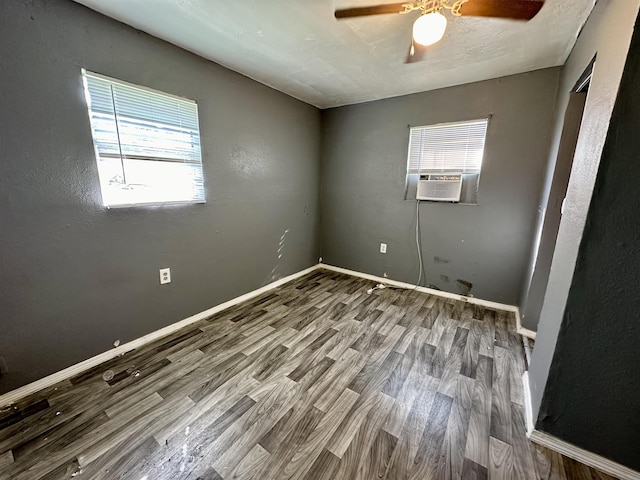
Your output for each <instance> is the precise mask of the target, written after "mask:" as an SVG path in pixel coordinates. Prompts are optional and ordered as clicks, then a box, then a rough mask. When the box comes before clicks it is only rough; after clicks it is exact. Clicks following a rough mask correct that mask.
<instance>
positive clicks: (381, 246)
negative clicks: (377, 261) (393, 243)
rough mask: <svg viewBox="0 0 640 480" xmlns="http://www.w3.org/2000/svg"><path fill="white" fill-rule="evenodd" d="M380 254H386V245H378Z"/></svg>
mask: <svg viewBox="0 0 640 480" xmlns="http://www.w3.org/2000/svg"><path fill="white" fill-rule="evenodd" d="M380 253H387V244H386V243H381V244H380Z"/></svg>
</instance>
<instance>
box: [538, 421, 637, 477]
mask: <svg viewBox="0 0 640 480" xmlns="http://www.w3.org/2000/svg"><path fill="white" fill-rule="evenodd" d="M529 439H530V440H531V441H532V442H535V443H537V444H539V445H542V446H543V447H547V448H548V449H550V450H554V451H556V452H558V453H560V454H562V455H564V456H565V457H569V458H572V459H574V460H575V461H577V462H580V463H584V464H585V465H588V466H589V467H592V468H595V469H596V470H600V471H601V472H603V473H606V474H607V475H611V476H613V477H616V478H619V479H621V480H640V472H636V471H635V470H632V469H630V468H629V467H625V466H624V465H620V464H619V463H617V462H614V461H613V460H609V459H608V458H605V457H603V456H601V455H598V454H596V453H593V452H589V451H588V450H584V449H582V448H580V447H576V446H575V445H572V444H571V443H568V442H565V441H564V440H560V439H559V438H557V437H554V436H553V435H549V434H548V433H544V432H541V431H539V430H533V431H532V432H531V435H530V436H529Z"/></svg>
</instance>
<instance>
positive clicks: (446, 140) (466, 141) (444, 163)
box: [405, 118, 489, 204]
mask: <svg viewBox="0 0 640 480" xmlns="http://www.w3.org/2000/svg"><path fill="white" fill-rule="evenodd" d="M488 123H489V119H486V118H485V119H480V120H471V121H465V122H454V123H441V124H438V125H427V126H420V127H412V128H411V132H410V135H409V152H408V155H407V183H406V189H405V200H416V199H418V200H425V199H426V200H432V201H453V202H455V203H462V204H476V203H477V195H478V183H479V180H480V169H481V167H482V158H483V156H484V144H485V138H486V135H487V127H488ZM445 190H446V192H445ZM427 192H429V193H427ZM445 193H446V194H445Z"/></svg>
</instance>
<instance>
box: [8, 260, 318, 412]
mask: <svg viewBox="0 0 640 480" xmlns="http://www.w3.org/2000/svg"><path fill="white" fill-rule="evenodd" d="M320 267H321V265H320V264H316V265H313V266H311V267H309V268H306V269H304V270H301V271H299V272H297V273H294V274H292V275H289V276H287V277H284V278H281V279H280V280H276V281H275V282H272V283H270V284H268V285H265V286H264V287H261V288H258V289H257V290H253V291H251V292H248V293H245V294H244V295H240V296H239V297H236V298H233V299H231V300H229V301H227V302H224V303H221V304H220V305H216V306H215V307H212V308H210V309H208V310H205V311H204V312H200V313H196V314H195V315H192V316H190V317H188V318H185V319H184V320H180V321H179V322H176V323H173V324H171V325H168V326H166V327H164V328H161V329H160V330H156V331H155V332H151V333H149V334H148V335H145V336H143V337H140V338H137V339H135V340H132V341H131V342H127V343H125V344H123V345H120V346H119V347H116V348H113V349H111V350H108V351H106V352H103V353H100V354H98V355H96V356H95V357H91V358H88V359H87V360H85V361H83V362H80V363H77V364H75V365H72V366H70V367H68V368H65V369H64V370H60V371H59V372H56V373H53V374H51V375H49V376H47V377H44V378H41V379H40V380H36V381H35V382H33V383H29V384H28V385H25V386H23V387H20V388H18V389H16V390H12V391H10V392H7V393H5V394H4V395H0V407H3V406H6V405H11V404H12V403H15V402H16V401H18V400H20V399H22V398H24V397H27V396H29V395H31V394H34V393H36V392H38V391H40V390H42V389H44V388H47V387H50V386H52V385H55V384H56V383H58V382H61V381H63V380H66V379H68V378H71V377H73V376H75V375H78V374H80V373H82V372H84V371H85V370H88V369H90V368H93V367H95V366H97V365H100V364H101V363H103V362H106V361H107V360H111V359H112V358H115V357H117V356H118V355H121V354H124V353H127V352H130V351H131V350H135V349H136V348H140V347H142V346H144V345H146V344H148V343H151V342H154V341H156V340H159V339H161V338H163V337H166V336H167V335H170V334H172V333H174V332H176V331H178V330H180V329H181V328H184V327H186V326H188V325H190V324H192V323H195V322H198V321H200V320H203V319H205V318H207V317H210V316H211V315H214V314H216V313H218V312H221V311H222V310H225V309H227V308H229V307H232V306H234V305H237V304H239V303H242V302H244V301H246V300H250V299H251V298H253V297H257V296H258V295H262V294H263V293H265V292H268V291H269V290H272V289H274V288H276V287H279V286H280V285H282V284H284V283H287V282H290V281H291V280H295V279H296V278H299V277H301V276H303V275H306V274H307V273H310V272H313V271H314V270H317V269H318V268H320Z"/></svg>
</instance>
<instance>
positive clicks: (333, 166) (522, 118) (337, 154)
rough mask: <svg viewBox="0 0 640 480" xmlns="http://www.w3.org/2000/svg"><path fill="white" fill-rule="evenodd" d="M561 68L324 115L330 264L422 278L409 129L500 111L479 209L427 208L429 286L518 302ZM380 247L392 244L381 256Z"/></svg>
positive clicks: (325, 249)
mask: <svg viewBox="0 0 640 480" xmlns="http://www.w3.org/2000/svg"><path fill="white" fill-rule="evenodd" d="M559 73H560V70H559V69H558V68H553V69H546V70H539V71H535V72H530V73H525V74H521V75H514V76H510V77H504V78H500V79H496V80H489V81H485V82H479V83H473V84H468V85H462V86H457V87H451V88H446V89H442V90H436V91H431V92H425V93H419V94H415V95H409V96H404V97H397V98H391V99H386V100H380V101H376V102H370V103H364V104H358V105H352V106H346V107H340V108H335V109H330V110H324V111H323V128H324V136H323V144H322V183H321V191H322V195H321V217H322V229H321V236H322V255H323V259H324V261H325V262H327V263H329V264H333V265H338V266H341V267H345V268H349V269H353V270H358V271H361V272H366V273H370V274H375V275H380V276H382V275H383V274H385V273H386V274H388V276H389V277H390V278H392V279H396V280H401V281H406V282H412V283H415V282H416V281H417V279H418V273H419V263H418V259H417V253H416V246H415V234H414V229H415V210H416V205H415V201H405V200H404V189H405V176H406V158H407V145H408V140H409V128H408V125H428V124H435V123H441V122H451V121H458V120H470V119H475V118H483V117H487V116H488V115H492V118H491V122H490V125H489V129H488V133H487V142H486V149H485V156H484V162H483V166H482V174H481V176H480V185H479V191H478V205H476V206H467V205H455V204H444V203H440V204H437V203H422V204H421V206H420V209H421V216H420V221H421V224H422V228H421V231H422V252H423V256H424V264H425V269H426V281H423V284H424V285H434V286H437V287H438V288H441V289H442V290H446V291H449V292H454V293H464V292H465V291H466V290H465V288H464V287H463V286H461V285H460V284H458V283H457V280H463V281H467V282H470V283H472V284H473V288H472V289H471V294H472V295H474V296H476V297H479V298H482V299H486V300H493V301H498V302H503V303H508V304H516V303H517V302H518V299H519V295H520V292H521V288H522V282H523V280H524V277H525V273H526V267H527V255H528V252H529V250H530V247H531V239H532V237H533V227H534V222H535V218H536V208H537V205H538V198H539V193H540V190H541V188H542V183H543V179H544V173H545V165H546V159H547V155H548V151H549V141H550V136H551V123H552V119H553V112H554V103H555V95H556V89H557V86H558V79H559ZM380 242H385V243H387V244H388V250H387V254H386V255H383V254H380V253H379V244H380Z"/></svg>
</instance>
